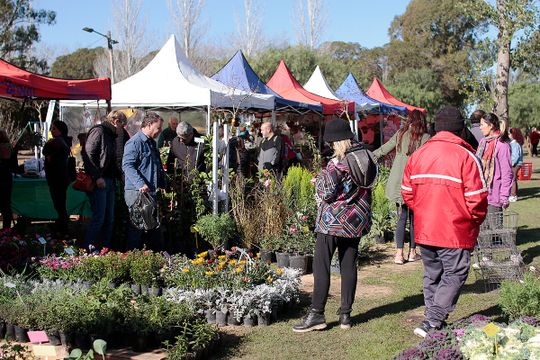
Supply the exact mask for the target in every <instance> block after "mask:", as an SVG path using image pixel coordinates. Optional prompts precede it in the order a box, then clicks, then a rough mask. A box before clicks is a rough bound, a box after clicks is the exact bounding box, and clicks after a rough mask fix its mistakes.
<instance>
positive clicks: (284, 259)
mask: <svg viewBox="0 0 540 360" xmlns="http://www.w3.org/2000/svg"><path fill="white" fill-rule="evenodd" d="M276 260H277V266H278V267H280V268H283V267H289V253H281V252H278V253H276Z"/></svg>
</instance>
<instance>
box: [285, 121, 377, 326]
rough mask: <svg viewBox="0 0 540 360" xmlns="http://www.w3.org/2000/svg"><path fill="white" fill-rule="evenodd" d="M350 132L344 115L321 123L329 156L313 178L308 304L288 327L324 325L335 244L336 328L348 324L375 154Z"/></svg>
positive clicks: (368, 222)
mask: <svg viewBox="0 0 540 360" xmlns="http://www.w3.org/2000/svg"><path fill="white" fill-rule="evenodd" d="M353 137H354V135H353V133H352V131H351V128H350V126H349V123H348V121H345V120H342V119H339V118H337V119H333V120H330V121H329V122H328V124H327V125H326V128H325V131H324V141H325V142H327V143H330V144H331V147H332V148H333V150H334V156H333V157H332V159H331V160H330V161H329V162H328V165H327V166H326V168H325V169H323V170H321V172H320V173H319V174H318V175H317V178H316V181H315V198H316V200H317V220H316V224H315V233H316V234H317V241H316V244H315V257H314V260H313V278H314V285H313V295H312V300H311V309H310V311H309V313H308V314H307V316H306V317H305V318H304V319H303V320H302V322H301V323H299V324H297V325H295V326H294V327H293V331H294V332H299V333H302V332H308V331H313V330H323V329H325V328H326V327H327V324H326V319H325V316H324V308H325V306H326V300H327V299H328V290H329V288H330V263H331V261H332V256H333V255H334V252H335V251H336V248H337V250H338V254H339V266H340V271H341V307H340V309H339V310H338V315H339V323H340V326H341V328H342V329H349V328H350V327H351V310H352V305H353V302H354V297H355V293H356V282H357V261H356V260H357V257H358V244H359V243H360V237H361V236H363V235H366V234H367V233H368V232H369V229H370V227H371V188H372V187H373V185H374V184H375V180H376V178H377V172H378V169H377V165H376V161H375V156H374V155H373V154H372V153H371V152H370V151H369V150H367V149H366V148H364V145H363V144H361V143H357V142H356V141H354V140H353Z"/></svg>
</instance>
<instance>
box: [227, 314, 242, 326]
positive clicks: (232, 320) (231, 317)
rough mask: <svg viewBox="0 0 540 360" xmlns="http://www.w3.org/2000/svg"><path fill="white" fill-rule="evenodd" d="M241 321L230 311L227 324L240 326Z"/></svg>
mask: <svg viewBox="0 0 540 360" xmlns="http://www.w3.org/2000/svg"><path fill="white" fill-rule="evenodd" d="M240 324H241V322H240V321H239V320H238V319H237V318H236V317H235V316H234V314H231V313H229V314H228V315H227V325H231V326H238V325H240Z"/></svg>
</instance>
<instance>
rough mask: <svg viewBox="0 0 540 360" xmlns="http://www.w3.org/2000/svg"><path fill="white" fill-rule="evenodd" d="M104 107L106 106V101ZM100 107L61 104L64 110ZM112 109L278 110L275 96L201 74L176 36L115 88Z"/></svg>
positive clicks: (70, 102)
mask: <svg viewBox="0 0 540 360" xmlns="http://www.w3.org/2000/svg"><path fill="white" fill-rule="evenodd" d="M102 104H103V105H104V104H105V103H104V102H102ZM85 105H86V106H89V107H91V106H92V105H94V106H97V103H96V102H95V101H93V102H91V101H61V102H60V106H61V107H70V106H75V107H81V106H85ZM111 106H112V107H150V108H159V107H163V108H182V107H202V106H204V107H209V106H212V107H216V108H233V107H234V108H242V109H248V108H255V109H265V110H272V109H274V96H273V95H262V94H255V93H247V92H244V91H242V90H239V89H234V88H232V87H229V86H226V85H223V84H221V83H219V82H217V81H215V80H213V79H210V78H209V77H207V76H205V75H203V74H201V73H200V72H199V71H198V70H197V69H196V68H195V67H194V66H193V65H192V64H191V62H190V61H189V60H188V59H187V58H186V57H185V56H184V54H183V52H182V50H181V48H180V45H179V44H178V42H177V41H176V38H175V36H174V35H171V37H170V38H169V40H168V41H167V42H166V43H165V45H164V46H163V47H162V48H161V50H160V51H159V52H158V53H157V55H156V56H155V57H154V59H153V60H152V61H151V62H150V63H149V64H148V65H147V66H146V67H145V68H144V69H142V70H141V71H139V72H138V73H136V74H134V75H132V76H130V77H129V78H127V79H125V80H123V81H121V82H119V83H117V84H114V85H112V99H111Z"/></svg>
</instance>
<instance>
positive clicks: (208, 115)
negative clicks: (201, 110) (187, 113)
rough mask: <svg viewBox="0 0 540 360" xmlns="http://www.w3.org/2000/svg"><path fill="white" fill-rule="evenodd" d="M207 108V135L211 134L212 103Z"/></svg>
mask: <svg viewBox="0 0 540 360" xmlns="http://www.w3.org/2000/svg"><path fill="white" fill-rule="evenodd" d="M206 108H207V109H208V111H207V113H206V135H210V105H208V106H207V107H206Z"/></svg>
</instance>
